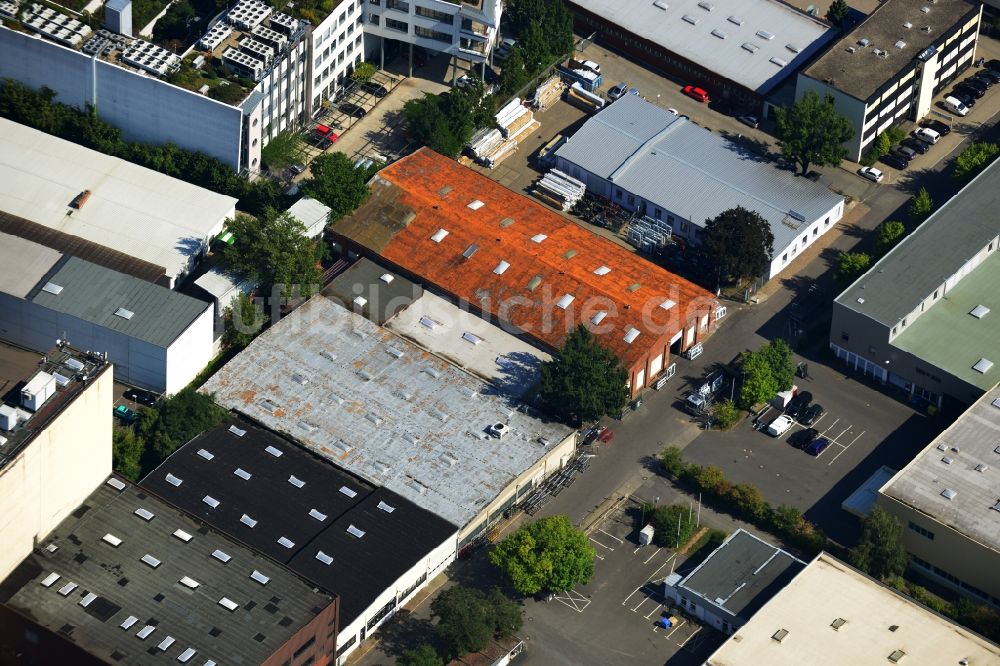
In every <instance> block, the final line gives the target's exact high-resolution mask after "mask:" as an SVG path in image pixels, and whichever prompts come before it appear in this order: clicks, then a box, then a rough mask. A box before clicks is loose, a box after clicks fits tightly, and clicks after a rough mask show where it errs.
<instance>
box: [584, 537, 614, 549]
mask: <svg viewBox="0 0 1000 666" xmlns="http://www.w3.org/2000/svg"><path fill="white" fill-rule="evenodd" d="M590 540H591V541H593V542H594V543H596V544H597V545H598V546H600V547H601V548H604V549H606V550H610V551H614V549H615V548H614V546H607V545H605V544H603V543H601V542H600V541H598V540H597V539H595V538H594V537H590Z"/></svg>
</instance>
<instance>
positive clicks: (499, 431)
mask: <svg viewBox="0 0 1000 666" xmlns="http://www.w3.org/2000/svg"><path fill="white" fill-rule="evenodd" d="M509 432H510V426H509V425H507V424H506V423H494V424H493V425H492V426H490V434H492V435H493V436H494V437H496V438H497V439H503V438H504V437H506V436H507V433H509Z"/></svg>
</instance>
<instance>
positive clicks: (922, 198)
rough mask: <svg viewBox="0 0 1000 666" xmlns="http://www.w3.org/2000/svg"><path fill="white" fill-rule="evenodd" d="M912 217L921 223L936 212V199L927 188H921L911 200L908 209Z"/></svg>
mask: <svg viewBox="0 0 1000 666" xmlns="http://www.w3.org/2000/svg"><path fill="white" fill-rule="evenodd" d="M907 212H908V213H909V215H910V217H912V218H913V219H914V220H917V221H919V222H923V221H924V220H926V219H927V218H928V217H929V216H930V214H931V213H932V212H934V199H932V198H931V194H930V192H928V191H927V188H926V187H921V188H920V189H919V190H917V193H916V194H914V195H913V197H912V198H911V199H910V207H909V209H907Z"/></svg>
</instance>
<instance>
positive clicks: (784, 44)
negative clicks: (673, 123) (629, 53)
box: [572, 0, 835, 94]
mask: <svg viewBox="0 0 1000 666" xmlns="http://www.w3.org/2000/svg"><path fill="white" fill-rule="evenodd" d="M572 4H574V5H577V6H579V7H582V8H583V9H586V10H587V11H589V12H591V13H593V14H596V15H598V16H601V17H603V18H604V19H605V20H607V21H610V22H613V23H615V24H617V25H619V26H621V27H622V28H624V29H625V30H626V31H628V32H631V33H634V34H636V35H638V36H639V37H643V38H645V39H647V40H649V41H651V42H654V43H656V44H660V45H662V46H663V47H664V48H666V49H669V50H670V51H672V52H674V53H676V54H677V55H680V56H682V57H684V58H687V59H688V60H690V61H691V62H695V63H698V64H699V65H701V66H702V67H705V68H706V69H709V70H711V71H713V72H715V73H717V74H719V75H720V76H723V77H725V78H727V79H729V80H730V81H734V82H736V83H739V84H740V85H743V86H745V87H746V88H749V89H750V90H756V91H758V92H760V93H761V94H763V93H766V92H767V91H768V90H770V89H772V88H773V87H774V86H775V85H777V83H778V82H779V81H781V80H782V79H783V78H785V77H786V76H789V75H790V74H792V73H793V72H794V71H795V70H796V69H797V68H798V67H799V66H801V64H802V63H804V62H805V61H807V60H809V59H810V58H811V57H812V56H813V55H814V54H815V53H816V52H818V51H819V50H820V49H821V48H822V47H823V45H824V44H826V43H827V42H829V41H830V40H831V39H832V38H833V36H834V34H835V31H834V30H833V29H832V28H831V27H830V26H828V25H826V24H824V23H823V22H821V21H819V20H817V19H814V18H812V17H811V16H808V15H806V14H804V13H802V12H800V11H798V10H797V9H795V8H794V7H791V6H789V5H786V4H784V3H782V2H776V1H775V0H707V1H706V0H669V1H668V2H661V3H659V4H654V3H653V0H639V1H633V2H621V0H572ZM709 8H710V9H709ZM684 17H689V18H690V19H692V20H694V21H697V23H696V24H692V23H691V22H690V21H689V20H686V19H685V18H684ZM713 31H715V33H713ZM760 33H762V34H763V35H765V36H764V37H762V36H761V34H760ZM717 35H724V38H722V37H719V36H717ZM766 35H770V36H771V37H770V38H769V39H768V38H766ZM744 44H752V45H753V46H754V47H756V50H754V51H753V52H751V50H748V49H746V48H744V47H743V45H744ZM771 58H776V59H778V60H779V61H780V62H784V63H785V64H784V65H780V64H775V63H774V62H772V61H771ZM686 83H699V82H698V81H687V82H686ZM708 92H709V93H711V92H712V90H711V88H709V90H708Z"/></svg>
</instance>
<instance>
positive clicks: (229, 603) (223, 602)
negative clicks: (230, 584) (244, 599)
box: [219, 597, 240, 613]
mask: <svg viewBox="0 0 1000 666" xmlns="http://www.w3.org/2000/svg"><path fill="white" fill-rule="evenodd" d="M219 605H220V606H222V607H223V608H225V609H226V610H227V611H229V612H230V613H232V612H233V611H235V610H236V609H237V608H239V607H240V605H239V604H238V603H236V602H235V601H233V600H232V599H230V598H229V597H222V598H221V599H219Z"/></svg>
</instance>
